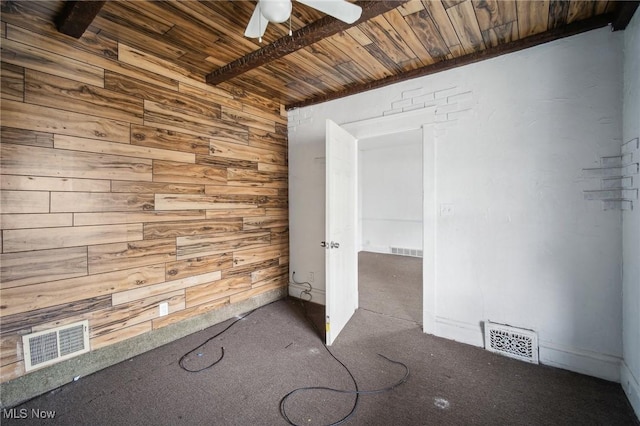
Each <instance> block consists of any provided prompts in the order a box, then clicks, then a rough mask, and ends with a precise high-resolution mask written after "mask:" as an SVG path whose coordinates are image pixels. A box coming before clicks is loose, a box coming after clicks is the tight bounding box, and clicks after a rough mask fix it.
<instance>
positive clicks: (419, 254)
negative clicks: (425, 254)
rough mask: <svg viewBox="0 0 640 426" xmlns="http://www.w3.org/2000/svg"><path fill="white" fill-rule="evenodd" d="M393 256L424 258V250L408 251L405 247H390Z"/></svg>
mask: <svg viewBox="0 0 640 426" xmlns="http://www.w3.org/2000/svg"><path fill="white" fill-rule="evenodd" d="M390 249H391V254H399V255H401V256H413V257H422V250H416V249H408V248H403V247H390Z"/></svg>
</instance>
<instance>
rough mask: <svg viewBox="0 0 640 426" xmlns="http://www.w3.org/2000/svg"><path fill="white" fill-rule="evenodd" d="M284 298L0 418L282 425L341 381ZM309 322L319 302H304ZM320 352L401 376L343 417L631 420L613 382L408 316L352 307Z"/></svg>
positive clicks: (362, 372) (331, 401)
mask: <svg viewBox="0 0 640 426" xmlns="http://www.w3.org/2000/svg"><path fill="white" fill-rule="evenodd" d="M302 306H303V305H302V304H301V303H300V302H299V301H296V300H294V299H284V300H280V301H277V302H275V303H272V304H270V305H267V306H265V307H262V308H260V309H258V310H256V311H254V312H253V313H251V314H250V315H248V316H247V317H245V318H244V319H242V320H240V321H238V322H237V323H235V324H234V325H233V326H232V327H231V328H229V329H228V330H227V331H226V332H225V333H224V334H222V335H220V336H219V337H217V338H215V339H213V340H212V341H210V342H209V343H208V344H207V345H205V346H204V347H202V348H200V349H198V350H197V351H196V352H195V353H194V354H193V355H192V356H191V357H189V358H188V359H186V360H185V365H187V366H188V367H189V368H192V369H195V368H198V367H202V366H205V365H208V364H209V363H211V362H213V361H215V360H217V359H218V358H219V357H220V354H221V347H224V351H225V355H224V357H223V359H222V360H221V361H220V362H219V363H218V364H216V365H215V366H214V367H212V368H210V369H207V370H204V371H202V372H200V373H188V372H186V371H184V370H182V369H181V368H180V367H179V365H178V361H179V359H180V358H181V356H182V355H183V354H184V353H185V352H187V351H189V350H190V349H192V348H193V347H196V346H198V345H199V344H201V343H202V342H204V341H205V340H207V339H209V338H210V337H212V336H214V335H216V334H217V333H218V332H220V331H221V330H223V329H224V328H225V327H227V326H228V325H229V324H231V322H232V321H234V320H233V319H232V320H229V321H227V322H225V323H222V324H218V325H216V326H214V327H211V328H208V329H206V330H203V331H201V332H198V333H195V334H192V335H190V336H187V337H185V338H183V339H180V340H177V341H175V342H173V343H170V344H168V345H165V346H163V347H160V348H158V349H156V350H153V351H150V352H147V353H145V354H142V355H140V356H137V357H135V358H132V359H130V360H128V361H125V362H122V363H120V364H118V365H115V366H113V367H110V368H107V369H104V370H102V371H100V372H97V373H95V374H92V375H90V376H88V377H82V378H80V379H79V380H77V381H75V382H73V383H70V384H68V385H66V386H63V387H62V388H59V389H57V390H55V391H52V392H49V393H47V394H45V395H42V396H40V397H38V398H35V399H33V400H31V401H29V402H27V403H25V404H23V405H21V406H18V407H15V408H16V409H17V410H23V409H24V410H26V411H25V412H27V413H29V415H28V416H27V418H25V419H21V420H16V419H13V420H12V419H6V418H4V419H3V421H2V424H3V425H14V424H19V425H29V424H43V421H42V420H38V419H35V418H34V417H32V416H31V413H32V410H33V409H35V410H47V411H55V418H54V419H53V420H48V421H46V424H60V425H121V424H122V425H176V424H188V425H204V424H210V425H283V424H287V423H286V422H285V420H284V419H283V417H282V416H281V414H280V400H281V398H282V397H283V396H284V395H285V394H286V393H288V392H290V391H291V390H293V389H295V388H298V387H305V386H328V387H335V388H339V389H353V388H354V385H353V383H352V381H351V379H350V378H349V375H348V374H347V373H346V371H345V370H344V368H343V367H342V366H341V365H340V364H339V363H338V362H337V361H336V360H335V359H333V358H332V357H331V356H330V354H329V353H328V351H327V350H326V349H325V347H324V346H323V344H322V340H321V339H320V338H319V336H318V332H317V330H316V329H314V327H313V326H312V325H311V322H309V321H307V320H306V319H305V318H306V317H307V316H306V315H305V310H304V309H303V307H302ZM307 311H308V312H309V314H310V315H309V316H308V317H310V318H312V319H314V320H315V321H316V322H319V323H321V322H322V318H323V307H321V306H319V305H313V304H307ZM331 351H332V352H333V353H334V354H335V356H336V357H338V358H339V359H340V360H341V361H342V362H343V363H344V365H346V366H348V368H349V369H350V370H351V372H352V374H353V376H354V377H355V378H356V380H357V382H358V386H359V388H360V389H363V390H370V389H378V388H382V387H385V386H388V385H390V384H393V383H395V382H396V381H398V380H399V379H400V378H401V377H402V376H403V374H404V369H403V367H402V366H399V365H396V364H392V363H390V362H388V361H386V360H384V359H383V358H382V357H380V356H378V355H377V354H382V355H385V356H387V357H389V358H391V359H393V360H397V361H401V362H403V363H405V364H406V365H407V367H408V368H409V369H410V376H409V378H408V380H407V381H406V382H405V383H404V384H402V385H400V386H398V387H397V388H395V389H393V390H392V391H389V392H385V393H381V394H377V395H363V396H361V397H360V403H359V405H358V408H357V411H356V413H355V415H354V416H353V417H351V418H350V419H349V420H348V421H347V422H346V423H345V424H350V425H638V422H637V419H636V417H635V415H634V414H633V411H632V409H631V407H630V406H629V404H628V401H627V400H626V398H625V396H624V394H623V391H622V389H621V387H620V385H619V384H616V383H611V382H607V381H603V380H599V379H595V378H593V377H588V376H583V375H579V374H574V373H571V372H568V371H564V370H559V369H555V368H550V367H545V366H541V365H531V364H527V363H524V362H520V361H516V360H512V359H509V358H505V357H501V356H499V355H495V354H492V353H490V352H487V351H484V350H482V349H480V348H476V347H472V346H468V345H464V344H460V343H456V342H453V341H449V340H445V339H441V338H437V337H433V336H429V335H426V334H424V333H422V331H421V328H420V326H419V325H418V324H416V323H415V322H413V321H407V320H404V319H398V318H394V317H392V316H389V315H383V314H378V313H375V312H372V311H370V310H365V309H359V310H358V311H357V312H356V313H355V315H354V316H353V318H352V319H351V321H350V322H349V323H348V324H347V326H346V327H345V329H344V331H343V332H342V333H341V335H340V336H339V337H338V338H337V340H336V342H335V344H334V345H333V346H332V347H331ZM353 400H354V396H353V395H337V394H331V393H329V392H327V391H322V390H314V391H308V392H301V393H298V394H295V395H294V396H293V397H292V398H291V399H290V400H289V401H288V402H287V404H286V410H287V413H288V415H289V418H290V419H291V420H292V422H293V423H295V424H300V425H324V424H329V423H331V422H335V421H337V420H339V419H340V418H342V417H343V416H344V415H346V414H347V413H348V412H349V410H350V409H351V405H352V403H353ZM3 417H4V415H3Z"/></svg>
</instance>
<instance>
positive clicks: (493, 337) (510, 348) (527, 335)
mask: <svg viewBox="0 0 640 426" xmlns="http://www.w3.org/2000/svg"><path fill="white" fill-rule="evenodd" d="M484 347H485V349H487V350H488V351H491V352H495V353H499V354H501V355H504V356H508V357H510V358H515V359H519V360H521V361H527V362H530V363H532V364H538V335H537V334H536V333H535V331H531V330H526V329H523V328H516V327H511V326H508V325H505V324H497V323H493V322H490V321H485V323H484Z"/></svg>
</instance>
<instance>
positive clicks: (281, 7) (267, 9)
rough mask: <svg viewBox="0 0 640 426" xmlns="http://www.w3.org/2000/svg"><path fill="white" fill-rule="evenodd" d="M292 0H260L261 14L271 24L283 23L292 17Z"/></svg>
mask: <svg viewBox="0 0 640 426" xmlns="http://www.w3.org/2000/svg"><path fill="white" fill-rule="evenodd" d="M291 9H292V5H291V0H260V12H261V13H262V16H264V17H265V18H267V20H268V21H269V22H273V23H275V24H279V23H282V22H284V21H286V20H287V19H289V16H291Z"/></svg>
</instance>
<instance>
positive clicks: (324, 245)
mask: <svg viewBox="0 0 640 426" xmlns="http://www.w3.org/2000/svg"><path fill="white" fill-rule="evenodd" d="M320 247H324V248H326V249H328V248H329V244H327V242H326V241H321V242H320Z"/></svg>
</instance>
